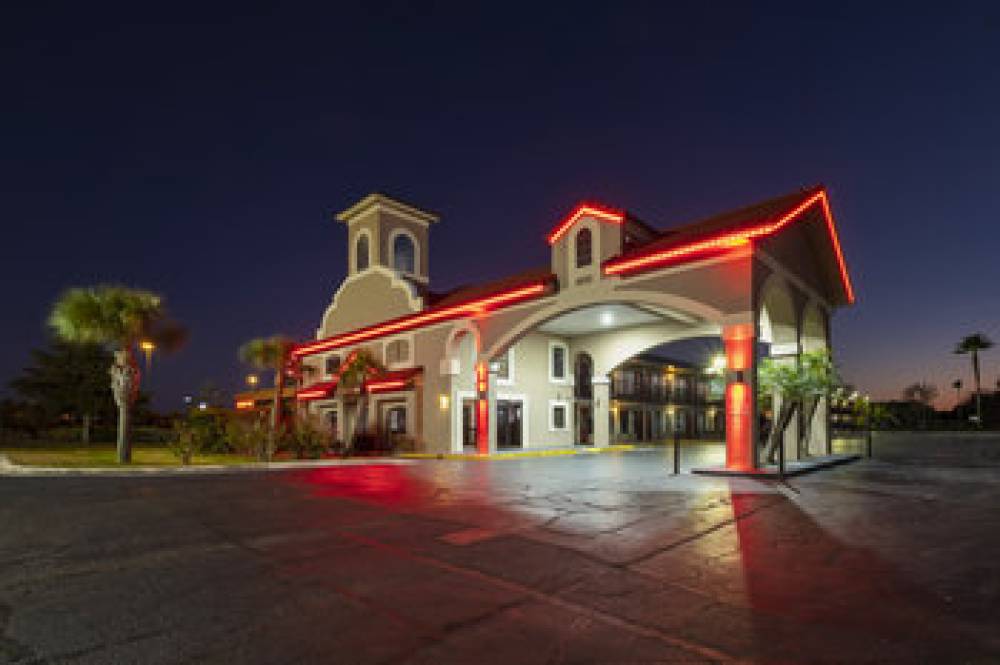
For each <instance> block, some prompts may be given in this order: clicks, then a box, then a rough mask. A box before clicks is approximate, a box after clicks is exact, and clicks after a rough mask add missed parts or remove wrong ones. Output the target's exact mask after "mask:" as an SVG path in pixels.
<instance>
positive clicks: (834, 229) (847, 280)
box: [820, 192, 854, 305]
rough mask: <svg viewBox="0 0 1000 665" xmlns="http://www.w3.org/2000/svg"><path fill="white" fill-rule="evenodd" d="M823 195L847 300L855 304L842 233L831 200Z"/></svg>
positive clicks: (827, 225) (824, 208) (828, 226)
mask: <svg viewBox="0 0 1000 665" xmlns="http://www.w3.org/2000/svg"><path fill="white" fill-rule="evenodd" d="M820 193H821V194H822V195H823V198H822V202H823V216H824V217H826V228H827V230H828V231H829V232H830V239H831V240H833V249H834V252H835V253H836V255H837V265H838V266H839V267H840V279H842V280H843V282H844V290H845V291H846V292H847V302H849V303H851V304H852V305H853V304H854V286H853V285H852V284H851V276H850V275H849V274H848V273H847V261H845V260H844V253H843V252H842V251H841V250H840V235H839V234H838V233H837V225H836V224H834V222H833V212H832V211H831V210H830V201H829V200H827V198H826V192H820Z"/></svg>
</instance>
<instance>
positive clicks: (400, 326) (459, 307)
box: [292, 277, 554, 360]
mask: <svg viewBox="0 0 1000 665" xmlns="http://www.w3.org/2000/svg"><path fill="white" fill-rule="evenodd" d="M553 284H554V279H553V278H551V277H550V278H548V279H541V280H538V279H536V280H531V281H528V282H525V283H524V284H520V285H514V286H511V287H510V288H508V289H506V290H504V291H499V292H496V293H491V294H488V295H484V296H482V297H480V298H476V299H474V300H468V301H465V302H462V303H457V304H454V305H449V306H446V307H432V308H430V309H426V310H424V311H422V312H418V313H416V314H409V315H406V316H401V317H399V318H396V319H390V320H389V321H385V322H383V323H379V324H376V325H373V326H368V327H366V328H359V329H357V330H352V331H350V332H346V333H343V334H340V335H334V336H332V337H327V338H325V339H321V340H317V341H315V342H307V343H305V344H299V345H298V346H296V347H295V348H294V349H292V359H294V360H298V359H301V358H304V357H306V356H310V355H313V354H316V353H322V352H323V351H331V350H333V349H339V348H343V347H345V346H351V345H354V344H360V343H361V342H367V341H370V340H373V339H377V338H379V337H385V336H386V335H393V334H398V333H403V332H408V331H410V330H415V329H417V328H422V327H425V326H429V325H433V324H437V323H443V322H445V321H452V320H455V319H461V318H468V317H478V316H484V315H487V314H489V313H490V312H492V311H495V310H498V309H503V308H505V307H510V306H511V305H515V304H517V303H521V302H525V301H528V300H533V299H535V298H539V297H541V296H545V295H548V294H550V293H551V292H552V287H553Z"/></svg>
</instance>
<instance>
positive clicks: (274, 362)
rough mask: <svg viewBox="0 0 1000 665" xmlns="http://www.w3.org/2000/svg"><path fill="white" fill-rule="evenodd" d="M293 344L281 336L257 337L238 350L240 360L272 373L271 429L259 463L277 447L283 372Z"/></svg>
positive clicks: (261, 450) (260, 453)
mask: <svg viewBox="0 0 1000 665" xmlns="http://www.w3.org/2000/svg"><path fill="white" fill-rule="evenodd" d="M293 348H295V342H293V341H292V340H291V339H289V338H287V337H284V336H282V335H274V336H272V337H257V338H255V339H251V340H250V341H248V342H246V343H245V344H243V346H241V347H240V350H239V356H240V360H242V361H243V362H245V363H248V364H250V365H253V366H254V367H256V368H258V369H269V370H272V371H274V403H273V405H272V406H271V429H270V430H269V432H268V438H267V450H264V449H263V448H261V449H260V451H259V457H260V460H261V461H267V459H268V458H269V457H270V456H271V453H273V452H274V450H275V448H276V447H277V442H278V432H279V430H280V428H281V415H282V414H281V410H282V400H283V397H284V395H283V393H284V391H285V371H286V369H287V367H288V364H289V361H290V360H291V357H292V349H293Z"/></svg>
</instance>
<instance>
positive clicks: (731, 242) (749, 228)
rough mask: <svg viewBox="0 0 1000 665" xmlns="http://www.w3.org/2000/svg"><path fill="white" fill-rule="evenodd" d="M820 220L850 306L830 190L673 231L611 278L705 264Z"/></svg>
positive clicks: (609, 268)
mask: <svg viewBox="0 0 1000 665" xmlns="http://www.w3.org/2000/svg"><path fill="white" fill-rule="evenodd" d="M816 213H818V214H820V215H821V216H822V218H823V220H824V221H825V223H826V228H827V232H828V234H829V239H830V243H831V247H832V249H833V254H834V256H835V259H836V262H837V268H838V270H839V272H840V277H841V282H842V285H843V289H844V297H845V300H846V302H847V303H853V302H854V289H853V287H852V286H851V280H850V276H849V275H848V273H847V264H846V262H845V261H844V256H843V252H842V251H841V248H840V239H839V237H838V235H837V230H836V227H835V225H834V222H833V215H832V213H831V212H830V205H829V202H828V200H827V194H826V190H825V189H824V188H823V187H822V186H816V187H811V188H809V189H805V190H801V191H798V192H794V193H791V194H786V195H784V196H779V197H776V198H773V199H768V200H766V201H762V202H760V203H757V204H754V205H752V206H748V207H746V208H740V209H738V210H733V211H730V212H726V213H723V214H721V215H716V216H714V217H709V218H706V219H703V220H701V221H698V222H693V223H690V224H684V225H681V226H677V227H674V228H671V229H668V230H666V231H664V232H662V233H661V234H660V236H659V237H658V238H657V239H655V240H653V241H651V242H648V243H645V244H643V245H641V246H640V247H637V248H635V249H633V250H630V251H628V252H625V253H623V254H621V255H620V256H617V257H614V258H611V259H609V260H608V261H606V262H605V263H604V273H605V274H608V275H616V274H618V275H620V274H634V273H636V272H642V271H643V270H651V269H655V268H661V267H663V266H665V265H669V264H671V263H677V262H682V261H686V260H691V259H696V258H705V257H707V256H711V255H714V254H717V253H719V252H723V251H726V250H728V249H732V248H734V247H739V246H741V245H746V244H748V243H750V242H752V241H754V240H757V239H762V238H766V237H768V236H771V235H774V234H775V233H777V232H778V231H780V230H781V229H783V228H784V227H785V226H787V225H788V224H791V223H793V222H796V221H798V220H800V219H807V218H811V217H812V215H814V214H816Z"/></svg>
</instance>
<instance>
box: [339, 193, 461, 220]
mask: <svg viewBox="0 0 1000 665" xmlns="http://www.w3.org/2000/svg"><path fill="white" fill-rule="evenodd" d="M377 207H381V208H385V209H387V210H389V211H391V212H393V213H395V214H397V215H400V216H402V217H405V218H407V219H410V220H412V221H415V222H419V223H422V224H431V223H433V222H437V221H438V220H440V219H441V218H440V217H439V216H438V215H437V214H435V213H433V212H430V211H428V210H421V209H420V208H417V207H416V206H412V205H410V204H408V203H403V202H402V201H400V200H398V199H394V198H392V197H391V196H386V195H385V194H381V193H379V192H374V193H372V194H369V195H368V196H366V197H364V198H363V199H361V200H360V201H358V202H357V203H355V204H354V205H352V206H351V207H350V208H348V209H347V210H343V211H341V212H339V213H337V215H336V219H337V220H338V221H340V222H344V223H346V224H350V223H351V222H353V221H354V220H355V219H357V218H359V217H361V216H362V215H364V214H365V213H367V212H368V211H369V210H371V209H372V208H377Z"/></svg>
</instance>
